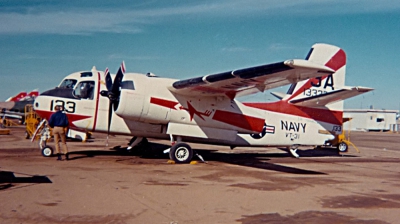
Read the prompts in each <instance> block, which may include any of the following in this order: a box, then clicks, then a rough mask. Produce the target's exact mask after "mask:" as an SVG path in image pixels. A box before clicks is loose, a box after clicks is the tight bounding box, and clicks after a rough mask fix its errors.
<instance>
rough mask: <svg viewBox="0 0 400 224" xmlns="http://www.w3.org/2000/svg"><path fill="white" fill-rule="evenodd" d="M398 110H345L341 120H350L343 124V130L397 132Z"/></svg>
mask: <svg viewBox="0 0 400 224" xmlns="http://www.w3.org/2000/svg"><path fill="white" fill-rule="evenodd" d="M398 113H399V111H398V110H379V109H345V110H344V111H343V118H351V120H350V121H348V122H346V123H344V124H343V129H344V130H351V131H399V128H398V125H397V116H398Z"/></svg>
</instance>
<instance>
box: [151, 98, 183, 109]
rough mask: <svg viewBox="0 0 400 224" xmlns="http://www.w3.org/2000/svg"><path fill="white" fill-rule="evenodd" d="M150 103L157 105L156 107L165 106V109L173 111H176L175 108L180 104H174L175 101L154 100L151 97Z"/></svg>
mask: <svg viewBox="0 0 400 224" xmlns="http://www.w3.org/2000/svg"><path fill="white" fill-rule="evenodd" d="M150 103H152V104H156V105H159V106H163V107H166V108H170V109H173V110H176V108H175V106H176V105H178V104H179V103H177V102H174V101H170V100H164V99H159V98H154V97H150Z"/></svg>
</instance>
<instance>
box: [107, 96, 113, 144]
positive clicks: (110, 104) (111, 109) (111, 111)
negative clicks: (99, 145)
mask: <svg viewBox="0 0 400 224" xmlns="http://www.w3.org/2000/svg"><path fill="white" fill-rule="evenodd" d="M112 105H113V102H112V101H111V100H109V104H108V127H107V141H106V146H108V136H109V135H110V126H111V118H112V113H113V108H112Z"/></svg>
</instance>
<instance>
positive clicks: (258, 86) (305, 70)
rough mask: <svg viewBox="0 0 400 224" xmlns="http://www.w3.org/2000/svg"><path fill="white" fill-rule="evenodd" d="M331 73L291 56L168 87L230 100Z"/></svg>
mask: <svg viewBox="0 0 400 224" xmlns="http://www.w3.org/2000/svg"><path fill="white" fill-rule="evenodd" d="M334 72H335V71H334V70H333V69H331V68H329V67H327V66H324V65H320V64H317V63H315V62H312V61H307V60H301V59H294V60H287V61H283V62H278V63H273V64H267V65H261V66H256V67H250V68H244V69H239V70H233V71H229V72H223V73H218V74H211V75H205V76H201V77H196V78H191V79H185V80H179V81H176V82H174V83H173V84H172V86H170V87H169V90H170V91H171V92H174V93H177V94H181V95H189V96H194V95H196V96H198V95H202V96H215V95H223V96H228V97H230V98H232V99H233V98H235V97H238V96H244V95H249V94H253V93H256V92H263V91H264V90H267V89H271V88H276V87H279V86H283V85H287V84H291V83H296V82H299V81H301V80H305V79H309V78H314V77H319V76H323V75H327V74H332V73H334Z"/></svg>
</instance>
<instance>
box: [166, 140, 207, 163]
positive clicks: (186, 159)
mask: <svg viewBox="0 0 400 224" xmlns="http://www.w3.org/2000/svg"><path fill="white" fill-rule="evenodd" d="M170 138H171V144H172V146H171V148H169V149H166V150H164V153H169V158H170V159H171V160H173V161H174V162H175V163H190V162H191V161H192V158H193V155H196V156H197V157H199V159H200V160H201V161H203V162H204V163H206V161H204V159H203V157H202V156H201V155H199V154H197V153H196V152H194V151H193V149H192V148H191V147H190V146H189V145H188V144H186V143H184V142H182V139H181V137H180V136H178V137H177V141H175V140H174V137H173V136H172V135H171V136H170Z"/></svg>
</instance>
